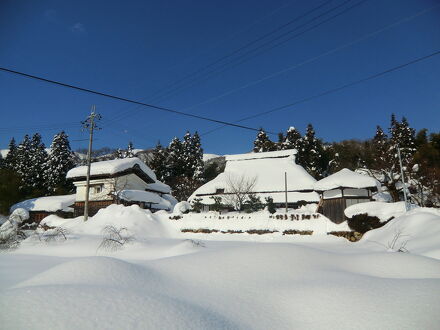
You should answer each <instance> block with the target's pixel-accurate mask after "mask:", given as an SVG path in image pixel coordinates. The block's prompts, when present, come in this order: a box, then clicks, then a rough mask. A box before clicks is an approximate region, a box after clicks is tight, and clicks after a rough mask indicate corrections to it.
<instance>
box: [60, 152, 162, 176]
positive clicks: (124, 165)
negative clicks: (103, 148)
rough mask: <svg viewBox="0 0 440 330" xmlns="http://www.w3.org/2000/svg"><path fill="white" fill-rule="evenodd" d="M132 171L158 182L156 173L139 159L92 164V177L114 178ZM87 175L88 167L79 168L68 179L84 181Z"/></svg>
mask: <svg viewBox="0 0 440 330" xmlns="http://www.w3.org/2000/svg"><path fill="white" fill-rule="evenodd" d="M132 169H133V170H136V169H137V170H139V171H140V172H141V173H143V174H145V175H146V176H148V177H149V178H150V179H151V180H152V181H154V182H155V181H157V179H156V175H155V174H154V172H153V171H152V170H151V169H150V168H149V167H148V166H147V165H145V163H144V162H142V161H141V160H140V159H139V158H137V157H133V158H123V159H113V160H105V161H102V162H96V163H92V164H91V166H90V176H91V177H93V176H102V175H108V176H113V175H116V174H118V173H122V172H126V171H128V170H132ZM86 175H87V166H79V167H75V168H73V169H71V170H70V171H69V172H67V179H77V180H82V179H84V178H85V177H86ZM151 180H148V181H151Z"/></svg>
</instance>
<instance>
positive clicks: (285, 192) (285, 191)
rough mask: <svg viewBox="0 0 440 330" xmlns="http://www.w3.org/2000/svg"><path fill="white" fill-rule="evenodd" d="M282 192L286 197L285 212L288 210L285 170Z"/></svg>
mask: <svg viewBox="0 0 440 330" xmlns="http://www.w3.org/2000/svg"><path fill="white" fill-rule="evenodd" d="M284 194H285V197H286V213H287V211H288V208H287V205H288V204H287V172H284Z"/></svg>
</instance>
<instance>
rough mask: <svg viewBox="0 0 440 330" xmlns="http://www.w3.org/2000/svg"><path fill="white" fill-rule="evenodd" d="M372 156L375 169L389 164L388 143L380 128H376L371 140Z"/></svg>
mask: <svg viewBox="0 0 440 330" xmlns="http://www.w3.org/2000/svg"><path fill="white" fill-rule="evenodd" d="M373 147H374V155H373V159H374V162H375V163H376V166H377V167H383V166H384V165H385V164H386V163H387V162H389V160H390V158H389V148H390V146H389V141H388V136H387V135H386V134H385V133H384V131H383V129H382V127H380V126H377V128H376V134H375V135H374V138H373Z"/></svg>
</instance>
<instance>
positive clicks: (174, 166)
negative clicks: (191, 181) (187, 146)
mask: <svg viewBox="0 0 440 330" xmlns="http://www.w3.org/2000/svg"><path fill="white" fill-rule="evenodd" d="M167 167H168V177H169V178H173V177H174V178H176V177H178V176H181V175H182V174H184V172H185V168H186V164H185V159H184V153H183V144H182V142H181V141H180V139H179V138H178V137H175V138H173V139H172V140H171V142H170V145H169V146H168V157H167Z"/></svg>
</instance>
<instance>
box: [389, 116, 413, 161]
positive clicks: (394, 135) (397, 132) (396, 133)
mask: <svg viewBox="0 0 440 330" xmlns="http://www.w3.org/2000/svg"><path fill="white" fill-rule="evenodd" d="M392 127H393V129H392V131H391V143H392V146H393V148H397V147H399V148H400V154H401V157H402V162H403V163H404V164H405V166H408V165H409V164H411V163H412V157H413V156H414V153H415V152H416V138H415V130H414V129H413V128H411V127H410V126H409V124H408V121H407V120H406V118H405V117H403V118H402V121H401V122H396V123H395V124H394V125H393V126H392Z"/></svg>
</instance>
